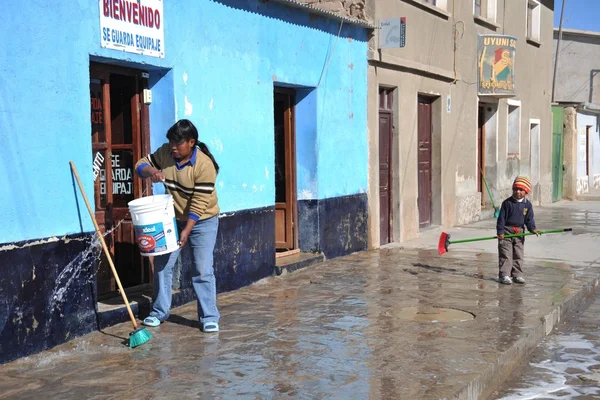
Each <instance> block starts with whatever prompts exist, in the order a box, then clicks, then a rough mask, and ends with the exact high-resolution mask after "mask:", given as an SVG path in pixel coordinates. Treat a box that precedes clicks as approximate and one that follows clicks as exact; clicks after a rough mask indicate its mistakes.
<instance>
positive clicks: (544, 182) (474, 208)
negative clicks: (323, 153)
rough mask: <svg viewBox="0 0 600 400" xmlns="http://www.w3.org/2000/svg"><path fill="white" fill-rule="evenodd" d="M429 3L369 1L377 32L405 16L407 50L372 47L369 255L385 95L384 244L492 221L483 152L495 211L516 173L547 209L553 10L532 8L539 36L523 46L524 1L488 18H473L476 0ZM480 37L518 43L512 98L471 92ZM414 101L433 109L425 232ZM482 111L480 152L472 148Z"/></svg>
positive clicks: (499, 6) (376, 235) (377, 240)
mask: <svg viewBox="0 0 600 400" xmlns="http://www.w3.org/2000/svg"><path fill="white" fill-rule="evenodd" d="M429 3H433V2H426V1H421V0H402V1H377V2H376V9H375V17H374V20H375V23H376V24H380V23H381V20H382V19H386V18H387V19H389V18H400V17H405V18H406V44H405V47H402V48H383V49H379V48H378V39H379V38H378V35H377V34H376V35H375V37H374V38H373V39H372V40H371V41H370V53H369V165H370V167H371V169H370V171H369V216H370V225H369V227H370V245H371V246H374V247H377V246H379V245H380V244H383V243H384V242H385V241H384V240H381V227H380V225H381V223H382V222H381V221H385V217H382V215H381V213H380V209H381V208H382V206H381V204H380V181H379V179H380V169H379V168H378V165H379V157H380V150H381V149H380V147H379V141H380V138H379V135H380V126H379V124H380V115H381V112H380V109H381V108H382V107H381V103H380V98H381V96H380V93H381V92H382V91H384V92H387V93H391V95H392V96H393V107H392V109H391V110H389V111H390V112H391V113H392V114H393V140H392V142H393V150H392V160H393V162H392V165H393V167H392V170H393V173H392V179H391V182H392V184H391V190H390V192H391V198H392V201H391V206H390V209H391V212H390V218H391V224H390V226H391V235H390V236H391V238H390V240H391V241H405V240H408V239H411V238H414V237H417V236H418V235H419V231H420V229H422V226H423V225H429V226H443V227H452V226H456V225H462V224H466V223H469V222H472V221H476V220H478V219H481V218H486V217H491V215H492V214H493V209H492V207H491V202H490V200H489V196H488V195H487V193H486V189H485V186H484V185H483V184H482V181H481V176H480V174H479V173H478V171H479V169H480V168H479V167H478V165H479V163H480V157H481V154H479V153H480V149H483V153H484V154H483V160H484V161H483V163H482V164H483V168H482V170H483V172H484V174H485V177H486V178H487V183H488V185H489V187H490V190H491V192H492V196H493V198H494V201H495V203H496V205H497V206H499V204H500V203H501V202H502V200H503V199H504V198H506V197H507V196H508V194H509V193H510V190H511V184H512V180H513V179H514V178H515V177H516V176H517V175H531V178H532V181H533V182H532V183H533V186H534V190H533V193H532V194H531V195H530V198H531V199H532V200H533V202H534V204H540V203H542V204H543V203H547V202H550V201H551V190H552V177H551V141H550V139H549V138H550V137H551V130H552V127H551V123H552V114H551V108H550V100H551V98H550V96H551V81H552V71H551V67H550V65H551V60H552V25H553V8H554V6H553V2H552V1H541V2H539V3H537V2H536V3H535V4H537V6H536V11H535V12H536V13H537V14H536V16H537V18H538V19H537V22H536V23H538V24H539V25H538V27H539V30H538V31H537V34H536V35H534V36H535V37H534V36H531V35H529V36H530V38H529V39H528V27H527V7H528V2H527V1H526V0H518V1H510V2H501V1H497V2H488V5H489V8H488V10H486V11H485V13H484V14H483V15H487V18H482V17H478V16H474V5H473V1H460V2H458V1H457V2H445V1H438V2H437V4H438V5H437V6H434V5H431V4H429ZM504 7H506V8H504ZM377 31H378V32H381V30H377ZM486 34H488V35H489V34H494V35H507V36H510V37H512V38H514V39H516V47H515V52H516V56H515V59H514V88H515V89H514V91H515V93H514V95H512V96H489V95H479V94H478V74H479V70H478V35H486ZM419 96H422V97H424V98H426V99H427V101H428V102H429V103H430V105H431V106H430V107H431V132H430V135H431V161H430V169H431V177H430V184H431V210H430V212H431V218H430V220H429V221H426V223H425V224H424V223H423V219H422V217H421V218H420V215H419V185H420V181H419V175H420V173H419V170H420V168H419V148H420V143H421V142H420V139H419V135H418V131H419V117H418V115H419V112H420V111H419V110H418V102H419V100H418V99H419ZM480 106H481V107H482V108H481V112H482V113H483V114H482V116H481V118H482V124H483V125H484V129H485V135H484V137H485V139H484V140H483V142H484V144H483V146H482V144H480V143H478V118H479V115H478V114H479V112H480V111H479V107H480ZM509 107H510V110H511V111H514V110H518V114H519V115H518V116H517V117H516V118H513V117H511V118H509V115H508V114H509ZM514 115H515V114H513V116H514ZM509 120H510V121H512V124H513V127H512V128H511V130H512V132H513V133H512V134H511V135H512V136H511V137H515V136H514V134H515V132H516V137H518V140H514V141H513V143H512V144H510V143H509V139H508V135H509V133H508V131H509V124H511V122H509ZM483 121H484V122H483ZM515 129H516V131H515ZM530 132H532V133H533V135H530ZM509 147H510V148H509ZM515 148H516V152H515V150H514V149H515ZM482 196H484V202H483V203H485V204H484V205H483V206H482Z"/></svg>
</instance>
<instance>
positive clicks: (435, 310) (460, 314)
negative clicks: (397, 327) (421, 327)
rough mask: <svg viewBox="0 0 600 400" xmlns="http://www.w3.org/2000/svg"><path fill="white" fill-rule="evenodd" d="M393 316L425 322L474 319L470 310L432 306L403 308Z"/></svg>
mask: <svg viewBox="0 0 600 400" xmlns="http://www.w3.org/2000/svg"><path fill="white" fill-rule="evenodd" d="M395 316H396V317H398V318H401V319H407V320H411V321H427V322H464V321H470V320H473V319H475V315H473V314H471V313H470V312H466V311H462V310H457V309H454V308H440V307H433V306H419V307H408V308H403V309H401V310H400V311H399V312H397V313H395Z"/></svg>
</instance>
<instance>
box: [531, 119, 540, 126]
mask: <svg viewBox="0 0 600 400" xmlns="http://www.w3.org/2000/svg"><path fill="white" fill-rule="evenodd" d="M540 121H541V120H540V119H539V118H529V126H531V125H540V123H541V122H540Z"/></svg>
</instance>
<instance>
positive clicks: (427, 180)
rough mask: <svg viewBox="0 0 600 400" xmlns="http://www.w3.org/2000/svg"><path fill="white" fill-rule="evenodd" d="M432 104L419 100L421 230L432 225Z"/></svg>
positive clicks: (427, 99) (419, 201)
mask: <svg viewBox="0 0 600 400" xmlns="http://www.w3.org/2000/svg"><path fill="white" fill-rule="evenodd" d="M432 102H433V99H430V98H427V97H421V96H419V98H418V146H419V155H418V171H419V176H418V179H419V180H418V185H419V198H418V207H419V228H426V227H428V226H430V225H431V217H432V212H431V202H432V196H431V192H432V188H431V180H432V177H431V135H432V131H433V128H432Z"/></svg>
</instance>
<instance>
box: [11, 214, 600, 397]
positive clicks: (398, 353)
mask: <svg viewBox="0 0 600 400" xmlns="http://www.w3.org/2000/svg"><path fill="white" fill-rule="evenodd" d="M536 220H537V223H538V227H539V228H540V229H553V228H560V227H572V228H573V229H574V231H573V233H569V234H555V235H547V236H542V237H540V238H535V237H532V238H528V239H527V241H526V245H525V254H526V262H525V265H524V269H525V277H526V279H527V284H526V285H524V286H523V285H512V286H501V285H499V284H498V283H497V282H496V280H495V279H496V276H497V267H496V265H497V251H496V246H497V243H496V241H494V240H492V241H488V242H476V243H472V244H456V245H453V246H451V247H450V251H449V253H447V254H445V255H443V256H439V255H438V254H437V250H436V248H437V241H438V240H437V239H438V237H439V234H440V232H439V231H437V232H436V231H429V232H426V233H424V234H423V235H421V238H419V239H418V240H415V241H411V242H408V243H403V244H400V245H391V246H389V247H386V248H384V249H381V250H375V251H367V252H362V253H356V254H353V255H350V256H347V257H343V258H338V259H334V260H330V261H326V262H324V263H321V264H317V265H315V266H312V267H309V268H306V269H303V270H299V271H296V272H294V273H292V274H283V275H281V276H279V277H273V278H268V279H265V280H263V281H261V282H258V283H256V284H254V285H252V286H250V287H247V288H244V289H241V290H238V291H236V292H231V293H226V294H223V295H220V296H219V306H220V310H221V314H222V319H221V325H222V330H221V332H220V333H219V334H216V335H215V334H213V335H208V334H203V333H201V332H200V331H199V329H198V328H199V327H198V324H197V322H195V321H194V319H195V315H196V309H195V307H196V305H195V303H192V304H188V305H185V306H183V307H179V308H176V309H174V310H173V315H172V317H171V318H170V319H169V321H167V322H166V323H164V324H162V325H161V326H160V327H158V328H150V329H151V332H152V334H153V338H152V339H151V340H150V341H149V342H148V343H147V344H144V345H143V346H140V347H138V348H135V349H129V348H128V347H126V346H125V345H124V343H125V341H126V338H127V334H128V332H129V331H131V325H130V324H120V325H118V326H115V327H112V328H109V329H106V330H105V331H104V332H103V333H100V332H95V333H92V334H89V335H86V336H84V337H81V338H78V339H75V340H73V341H71V342H69V343H67V344H65V345H62V346H59V347H56V348H54V349H52V350H49V351H46V352H44V353H41V354H38V355H35V356H31V357H27V358H24V359H20V360H17V361H14V362H12V363H9V364H5V365H2V366H0V398H11V399H30V398H42V397H43V398H57V399H81V398H87V399H93V398H103V399H106V398H115V399H116V398H143V399H183V398H186V399H187V398H218V399H229V398H242V399H244V398H248V399H267V398H294V399H322V398H327V399H349V398H357V399H363V398H372V399H388V398H393V399H441V398H486V397H488V396H489V395H492V392H493V391H494V390H495V389H496V388H497V387H499V386H500V383H501V382H502V381H503V380H504V379H505V378H507V377H509V376H510V374H511V373H512V372H513V370H514V368H515V367H517V366H518V365H520V364H521V363H522V362H523V361H524V360H523V356H524V355H527V354H529V352H530V351H532V350H533V349H534V348H535V347H536V346H537V345H538V344H539V343H540V342H541V341H542V340H543V339H544V337H545V336H546V335H547V334H549V333H550V332H551V331H552V329H553V328H554V327H555V326H557V325H559V324H560V323H559V322H560V321H561V320H563V319H564V318H565V317H566V316H568V315H572V314H573V313H576V311H577V309H578V307H579V306H580V304H581V303H582V302H583V301H584V300H585V299H586V298H589V296H590V295H591V294H592V293H593V292H594V289H595V287H596V285H597V284H598V278H599V276H600V263H598V260H599V259H600V246H598V243H599V241H598V237H599V236H600V203H596V202H579V203H568V202H567V203H560V204H558V205H557V204H555V205H553V206H551V207H548V208H543V209H542V208H538V209H536ZM449 232H451V233H452V237H453V238H456V239H458V238H466V237H476V236H490V235H494V221H491V220H490V221H481V222H478V223H476V224H472V225H469V226H466V227H462V228H460V229H458V228H457V229H453V230H449ZM594 307H597V306H594ZM595 309H597V308H595ZM590 310H594V308H591V309H590ZM582 321H584V320H582ZM572 334H579V333H568V332H567V333H566V335H567V336H564V337H565V338H567V339H565V340H568V338H571V339H573V338H575V340H574V341H572V342H574V343H575V342H577V343H579V342H578V339H577V338H576V337H574V336H569V335H572ZM581 335H584V336H585V334H583V333H581ZM556 338H557V340H558V338H560V336H556ZM585 338H586V340H591V341H590V342H589V343H593V344H594V345H595V344H597V343H595V342H594V340H597V338H596V339H595V336H593V335H588V336H586V337H585ZM563 342H564V340H563ZM557 343H558V342H557ZM558 346H560V345H558ZM581 346H583V345H581ZM586 346H587V345H586ZM563 347H564V348H565V349H569V351H571V350H577V351H576V352H580V353H583V352H585V353H586V354H588V353H590V348H587V347H584V348H583V349H577V348H576V347H572V346H570V345H569V344H568V343H567V345H566V346H564V345H563ZM556 348H558V347H556ZM559 355H560V354H559ZM597 357H598V355H597V353H596V352H595V350H594V352H593V356H592V359H596V358H597ZM545 358H546V357H545V356H541V357H539V358H536V359H535V360H537V361H535V360H534V363H535V362H537V363H538V364H541V363H543V361H544V360H545ZM557 360H559V359H557ZM586 362H587V361H586ZM591 362H592V361H591V359H590V360H589V363H591ZM599 363H600V362H599ZM586 365H587V364H586ZM593 366H594V365H591V364H590V365H589V368H588V369H589V371H590V373H591V371H592V367H593ZM580 369H581V368H580ZM565 371H568V373H571V372H573V373H575V374H577V373H578V372H580V371H574V370H571V369H568V368H567V369H565ZM581 371H584V372H585V373H588V372H587V371H585V370H583V369H581ZM513 382H515V381H513ZM527 382H530V381H524V382H523V387H526V386H527V384H528V383H527ZM531 382H533V381H531ZM536 382H537V381H536ZM552 382H554V380H552ZM511 385H515V387H517V386H518V387H521V383H520V382H515V383H513V384H511ZM530 386H531V385H530ZM573 390H575V389H573ZM505 395H506V396H509V395H511V393H506V394H500V396H505ZM544 398H552V397H544ZM560 398H568V397H560Z"/></svg>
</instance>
